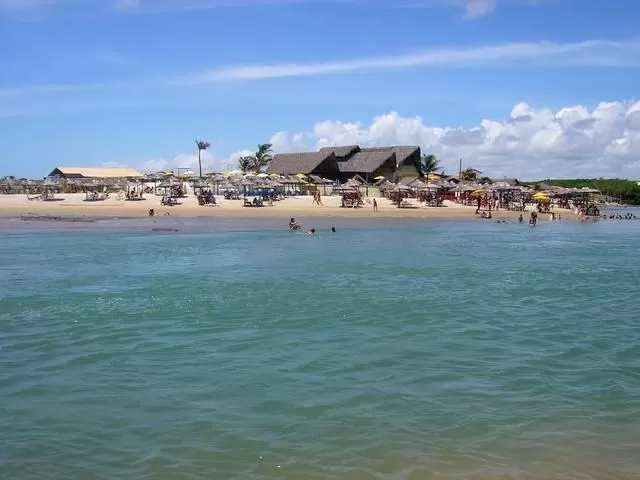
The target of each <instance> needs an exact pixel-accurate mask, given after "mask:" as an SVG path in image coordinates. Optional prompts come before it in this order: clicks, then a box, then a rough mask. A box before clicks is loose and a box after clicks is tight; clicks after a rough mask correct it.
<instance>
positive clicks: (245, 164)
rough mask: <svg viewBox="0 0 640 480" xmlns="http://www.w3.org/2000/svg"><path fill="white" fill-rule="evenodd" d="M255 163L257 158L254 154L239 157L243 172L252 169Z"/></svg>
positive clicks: (239, 165)
mask: <svg viewBox="0 0 640 480" xmlns="http://www.w3.org/2000/svg"><path fill="white" fill-rule="evenodd" d="M254 165H255V158H254V157H252V156H248V157H240V158H239V159H238V168H240V170H242V171H243V172H248V171H250V170H251V169H252V168H253V166H254Z"/></svg>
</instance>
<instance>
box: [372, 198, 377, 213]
mask: <svg viewBox="0 0 640 480" xmlns="http://www.w3.org/2000/svg"><path fill="white" fill-rule="evenodd" d="M373 211H374V212H377V211H378V202H377V201H376V199H375V198H374V199H373Z"/></svg>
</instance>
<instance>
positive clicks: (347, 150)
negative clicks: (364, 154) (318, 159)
mask: <svg viewBox="0 0 640 480" xmlns="http://www.w3.org/2000/svg"><path fill="white" fill-rule="evenodd" d="M359 151H360V147H359V146H358V145H344V146H341V147H323V148H321V149H320V152H326V153H333V154H334V155H335V156H336V157H338V158H345V157H348V156H350V155H353V154H354V153H356V152H359Z"/></svg>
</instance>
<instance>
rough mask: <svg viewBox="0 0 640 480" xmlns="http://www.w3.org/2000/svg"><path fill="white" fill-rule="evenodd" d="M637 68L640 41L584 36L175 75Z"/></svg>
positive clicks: (216, 77)
mask: <svg viewBox="0 0 640 480" xmlns="http://www.w3.org/2000/svg"><path fill="white" fill-rule="evenodd" d="M498 65H500V66H513V65H518V66H562V67H567V66H607V67H613V66H619V67H625V66H627V67H628V66H634V67H637V66H640V41H636V40H631V41H626V42H625V41H605V40H587V41H583V42H569V43H554V42H523V43H505V44H497V45H489V46H480V47H477V46H476V47H460V48H443V49H427V50H422V51H419V52H415V53H411V54H399V55H390V56H382V57H369V58H359V59H352V60H344V61H331V62H321V63H305V64H302V63H286V64H284V63H283V64H272V65H244V66H236V67H223V68H218V69H214V70H209V71H207V72H203V73H201V74H198V75H194V76H191V77H187V78H182V79H178V80H176V81H175V82H173V83H174V84H178V85H183V84H187V85H189V84H206V83H214V82H229V81H236V80H264V79H269V78H283V77H303V76H315V75H331V74H340V73H351V72H357V71H363V70H398V69H405V68H411V67H423V68H424V67H467V68H469V67H482V68H486V67H491V66H498Z"/></svg>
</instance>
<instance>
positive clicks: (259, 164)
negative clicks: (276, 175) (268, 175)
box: [253, 143, 273, 173]
mask: <svg viewBox="0 0 640 480" xmlns="http://www.w3.org/2000/svg"><path fill="white" fill-rule="evenodd" d="M272 146H273V145H272V144H270V143H263V144H261V145H258V151H257V152H256V154H255V156H254V157H253V158H254V160H253V171H254V172H256V173H260V172H261V171H263V170H266V169H267V167H268V166H269V164H270V163H271V159H272V158H273V157H272V156H271V153H272V150H271V147H272Z"/></svg>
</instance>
